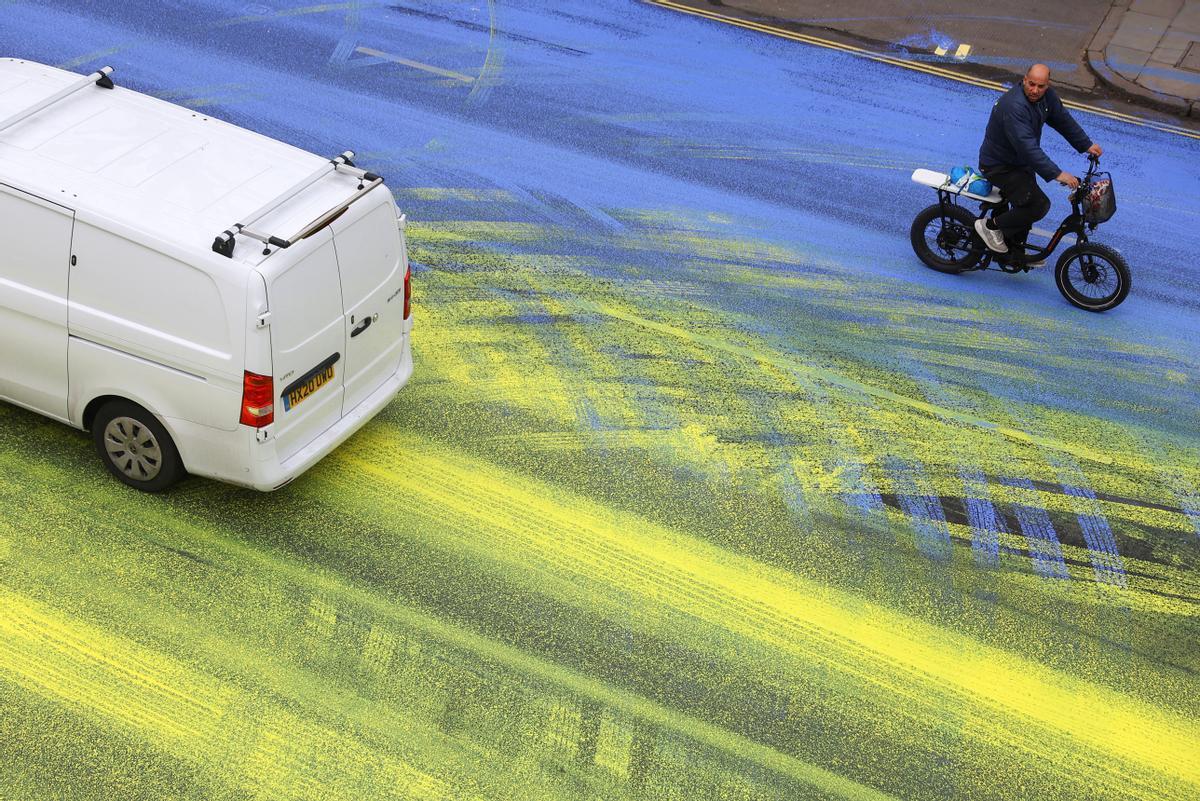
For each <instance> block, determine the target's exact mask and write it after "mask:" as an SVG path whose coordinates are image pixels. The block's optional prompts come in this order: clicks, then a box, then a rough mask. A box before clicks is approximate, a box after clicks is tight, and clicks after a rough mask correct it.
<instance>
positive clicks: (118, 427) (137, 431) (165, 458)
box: [92, 400, 187, 492]
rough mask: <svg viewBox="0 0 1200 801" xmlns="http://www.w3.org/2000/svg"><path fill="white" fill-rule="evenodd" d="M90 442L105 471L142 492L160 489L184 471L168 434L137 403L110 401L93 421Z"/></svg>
mask: <svg viewBox="0 0 1200 801" xmlns="http://www.w3.org/2000/svg"><path fill="white" fill-rule="evenodd" d="M92 441H93V442H94V443H95V444H96V453H97V454H98V455H99V456H100V461H102V462H104V466H105V467H107V468H108V471H109V472H110V473H112V474H113V475H114V476H116V477H117V478H118V479H119V480H120V481H122V482H123V483H125V484H128V485H129V486H131V487H133V488H134V489H139V490H142V491H143V492H162V491H163V490H165V489H167V488H168V487H170V486H171V485H173V484H175V483H176V482H177V481H179V480H180V479H181V478H183V477H184V476H185V475H187V472H186V471H185V470H184V469H183V461H182V460H181V459H180V458H179V451H178V449H176V447H175V442H174V441H173V440H172V439H171V435H170V434H168V433H167V430H166V429H165V428H164V427H163V424H162V423H160V422H159V421H158V418H157V417H155V416H154V415H153V414H151V413H150V412H148V411H147V410H146V409H144V408H142V407H141V406H138V405H137V404H136V403H133V402H131V401H127V400H114V401H109V402H108V403H106V404H104V405H103V406H101V407H100V410H99V411H97V412H96V417H95V419H93V420H92Z"/></svg>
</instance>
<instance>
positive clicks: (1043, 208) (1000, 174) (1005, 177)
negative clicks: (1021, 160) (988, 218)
mask: <svg viewBox="0 0 1200 801" xmlns="http://www.w3.org/2000/svg"><path fill="white" fill-rule="evenodd" d="M983 177H984V178H987V179H988V180H989V181H991V182H992V184H993V185H995V186H997V187H999V189H1000V191H1001V193H1003V194H1004V199H1005V200H1007V201H1008V204H1009V206H1010V208H1009V210H1008V211H1006V212H1004V213H1003V214H997V215H996V218H995V220H994V222H995V224H996V227H997V228H999V229H1000V230H1001V231H1003V232H1004V238H1005V239H1007V240H1008V241H1009V242H1011V243H1013V244H1019V243H1022V242H1024V241H1025V237H1027V236H1029V229H1030V228H1032V227H1033V224H1034V223H1035V222H1037V221H1038V220H1040V219H1042V218H1043V217H1045V216H1046V215H1047V214H1049V213H1050V198H1048V197H1046V193H1045V192H1043V191H1042V189H1041V187H1040V186H1038V185H1037V175H1035V174H1034V173H1033V171H1032V170H1029V169H1026V168H1024V167H1005V166H999V167H988V168H986V169H984V170H983Z"/></svg>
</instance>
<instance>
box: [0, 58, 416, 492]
mask: <svg viewBox="0 0 1200 801" xmlns="http://www.w3.org/2000/svg"><path fill="white" fill-rule="evenodd" d="M111 72H112V70H111V68H108V67H105V68H104V69H103V70H100V71H99V72H96V73H93V74H91V75H89V76H87V77H83V78H81V77H80V76H79V75H76V74H74V73H70V72H66V71H63V70H60V69H56V68H54V67H48V66H44V65H42V64H35V63H31V62H28V61H20V60H17V59H0V399H3V400H6V401H8V402H10V403H14V404H16V405H18V406H22V407H24V408H26V409H31V410H33V411H35V412H39V413H40V414H43V415H46V416H47V417H52V418H54V419H56V420H61V421H62V422H64V423H68V424H70V425H72V426H75V427H77V428H81V429H85V430H90V431H91V432H92V435H93V439H94V440H95V443H96V449H97V451H98V453H99V455H100V457H101V459H102V460H103V461H104V463H105V464H106V465H107V466H108V469H109V470H110V471H111V472H112V473H113V474H114V475H115V476H116V477H117V478H119V479H120V480H122V481H124V482H125V483H126V484H129V485H130V486H133V487H137V488H138V489H142V490H147V491H151V492H154V491H158V490H162V489H165V488H166V487H168V486H170V485H171V484H172V483H174V482H175V481H176V480H177V479H179V478H180V477H181V476H183V475H185V473H193V474H196V475H202V476H209V477H211V478H216V479H219V480H221V481H227V482H230V483H232V484H240V485H242V486H246V487H253V488H255V489H259V490H273V489H276V488H278V487H281V486H283V485H284V484H286V483H287V482H289V481H291V480H292V479H293V478H295V477H296V476H298V475H299V474H300V473H302V472H304V471H305V470H307V469H308V468H309V467H311V466H312V465H313V464H315V463H316V462H317V461H318V460H319V459H321V458H322V457H323V456H325V455H326V454H327V453H329V452H330V451H331V450H333V449H334V448H335V447H337V445H338V444H339V443H341V442H342V441H343V440H345V439H346V438H347V437H349V436H350V435H351V434H352V433H354V431H356V430H357V429H358V428H359V427H361V426H362V425H363V424H364V423H366V422H367V421H368V420H369V419H371V417H373V416H374V415H375V414H376V413H378V412H379V411H380V410H381V409H382V408H383V407H384V406H385V405H387V403H388V402H389V401H390V400H391V399H392V398H393V397H394V396H395V395H396V393H397V392H398V391H399V390H400V388H401V387H403V386H404V384H405V383H406V382H407V381H408V379H409V376H410V375H411V374H412V369H413V365H412V352H411V350H410V346H409V336H410V332H411V330H412V319H411V317H410V314H409V303H410V280H411V278H410V272H409V269H408V255H407V251H406V248H405V242H404V216H403V215H401V214H400V213H399V211H398V209H397V208H396V204H395V201H394V200H393V198H392V195H391V193H390V192H389V191H388V189H387V188H386V187H385V186H384V184H383V179H382V178H380V177H379V176H377V175H374V174H372V173H369V172H364V171H363V170H360V169H358V168H356V167H355V166H354V165H353V163H352V162H351V157H352V156H353V154H352V153H349V152H347V153H344V154H342V155H341V156H338V157H336V158H334V159H332V160H329V159H323V158H321V157H319V156H315V155H313V154H311V153H306V152H304V151H302V150H298V149H297V148H294V147H291V146H290V145H286V144H283V143H282V142H278V141H275V140H272V139H269V138H267V137H265V136H260V135H258V134H255V133H252V132H250V131H247V130H245V129H242V128H239V127H237V126H234V125H230V124H228V123H225V122H221V121H220V120H215V119H212V118H211V117H206V116H204V115H203V114H200V113H197V112H193V111H191V110H190V109H186V108H181V107H179V106H175V105H172V104H170V103H166V102H164V101H161V100H158V99H155V98H153V97H149V96H147V95H143V94H140V93H138V92H134V91H130V90H127V89H122V88H120V87H115V86H114V85H113V83H112V79H111V78H110V77H109V75H110V73H111Z"/></svg>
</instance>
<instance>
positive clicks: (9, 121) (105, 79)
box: [0, 67, 113, 131]
mask: <svg viewBox="0 0 1200 801" xmlns="http://www.w3.org/2000/svg"><path fill="white" fill-rule="evenodd" d="M112 71H113V68H112V67H101V68H100V69H99V70H97V71H96V72H93V73H92V74H91V75H88V76H87V77H86V78H80V79H79V80H78V81H76V82H75V83H73V84H71V85H70V86H68V87H66V88H65V89H61V90H59V91H58V92H55V93H54V94H52V95H50V97H47V98H45V99H44V100H39V101H38V102H36V103H34V104H33V105H32V106H29V107H27V108H24V109H22V110H21V111H18V112H17V113H16V114H13V115H11V116H9V117H7V118H6V119H4V120H0V131H3V130H5V129H6V128H11V127H12V126H14V125H16V124H17V123H18V122H21V121H22V120H24V119H28V118H29V117H32V116H33V115H34V114H37V113H38V112H39V111H42V110H43V109H46V108H49V107H50V106H53V105H54V104H55V103H57V102H59V101H60V100H64V99H66V98H68V97H70V96H71V95H73V94H75V93H76V92H78V91H79V90H80V89H84V88H86V87H88V86H91V85H93V84H95V85H96V86H99V87H100V88H101V89H112V88H113V82H112V78H110V77H109V76H110V75H112Z"/></svg>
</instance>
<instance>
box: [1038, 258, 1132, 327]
mask: <svg viewBox="0 0 1200 801" xmlns="http://www.w3.org/2000/svg"><path fill="white" fill-rule="evenodd" d="M1054 280H1055V283H1057V284H1058V291H1059V292H1061V293H1062V296H1063V297H1064V298H1066V299H1067V301H1068V302H1070V303H1071V305H1073V306H1078V307H1079V308H1081V309H1086V310H1087V311H1093V312H1102V311H1108V310H1109V309H1111V308H1114V307H1116V306H1118V305H1119V304H1120V303H1121V301H1123V300H1125V296H1126V295H1128V294H1129V287H1130V277H1129V265H1128V264H1126V263H1125V257H1124V256H1122V255H1121V254H1120V253H1118V252H1117V251H1115V250H1113V249H1112V248H1110V247H1108V246H1107V245H1101V244H1098V243H1096V242H1085V243H1083V244H1079V245H1072V246H1071V247H1069V248H1067V250H1066V251H1065V252H1064V253H1063V254H1062V256H1060V257H1059V259H1058V265H1057V266H1056V267H1055V269H1054Z"/></svg>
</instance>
